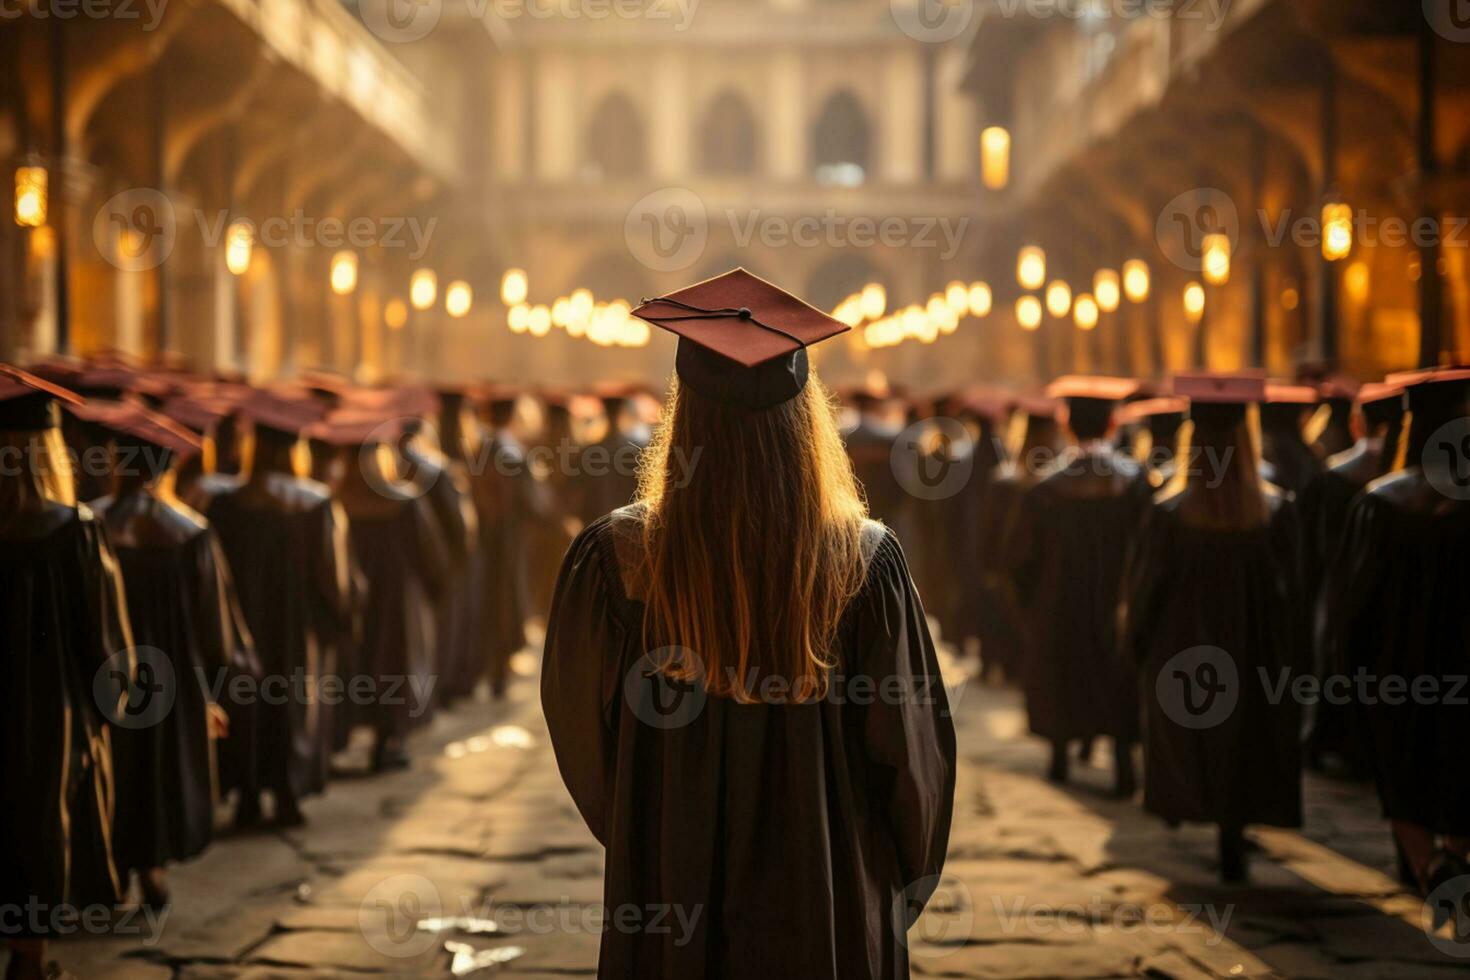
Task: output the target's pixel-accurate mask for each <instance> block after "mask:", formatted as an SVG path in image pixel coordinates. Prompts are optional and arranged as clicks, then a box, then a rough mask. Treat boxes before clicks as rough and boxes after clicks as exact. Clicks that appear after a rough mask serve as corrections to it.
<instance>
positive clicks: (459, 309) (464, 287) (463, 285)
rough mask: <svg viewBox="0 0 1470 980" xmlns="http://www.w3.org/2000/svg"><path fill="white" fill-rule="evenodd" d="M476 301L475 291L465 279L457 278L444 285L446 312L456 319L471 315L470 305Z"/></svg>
mask: <svg viewBox="0 0 1470 980" xmlns="http://www.w3.org/2000/svg"><path fill="white" fill-rule="evenodd" d="M474 301H475V294H474V291H473V290H471V289H470V284H469V283H467V282H465V281H464V280H463V279H456V280H454V282H452V283H450V284H449V285H448V286H445V287H444V312H445V313H448V314H449V315H450V316H452V317H454V318H455V319H456V320H458V319H461V318H463V317H466V316H468V315H469V312H470V306H472V305H473V304H474Z"/></svg>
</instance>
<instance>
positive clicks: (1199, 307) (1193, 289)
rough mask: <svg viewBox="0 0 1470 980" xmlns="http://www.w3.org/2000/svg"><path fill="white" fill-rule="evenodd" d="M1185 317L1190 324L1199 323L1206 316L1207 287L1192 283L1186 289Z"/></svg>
mask: <svg viewBox="0 0 1470 980" xmlns="http://www.w3.org/2000/svg"><path fill="white" fill-rule="evenodd" d="M1184 315H1185V317H1186V318H1187V319H1188V320H1189V322H1190V323H1199V322H1200V320H1201V319H1203V318H1204V315H1205V287H1203V286H1201V285H1200V284H1199V283H1197V282H1192V283H1190V284H1189V285H1188V286H1185V287H1184Z"/></svg>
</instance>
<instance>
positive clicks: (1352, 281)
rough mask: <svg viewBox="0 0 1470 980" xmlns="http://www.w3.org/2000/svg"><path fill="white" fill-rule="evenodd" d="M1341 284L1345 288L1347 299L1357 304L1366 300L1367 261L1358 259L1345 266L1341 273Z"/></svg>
mask: <svg viewBox="0 0 1470 980" xmlns="http://www.w3.org/2000/svg"><path fill="white" fill-rule="evenodd" d="M1342 284H1343V286H1344V287H1345V288H1346V289H1347V294H1348V299H1350V300H1352V301H1353V302H1354V303H1356V304H1357V305H1358V306H1362V305H1363V304H1365V303H1367V302H1368V287H1369V284H1370V283H1369V275H1368V263H1366V262H1364V261H1362V260H1359V261H1357V262H1354V263H1353V264H1352V265H1350V266H1348V267H1347V272H1345V273H1343V277H1342Z"/></svg>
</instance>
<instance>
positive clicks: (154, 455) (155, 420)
mask: <svg viewBox="0 0 1470 980" xmlns="http://www.w3.org/2000/svg"><path fill="white" fill-rule="evenodd" d="M96 421H97V424H98V425H100V426H101V427H102V428H104V429H106V430H107V432H108V435H109V437H110V441H111V443H112V459H113V481H114V482H113V493H114V494H115V495H119V496H120V495H122V494H124V493H129V492H132V491H136V490H139V489H142V488H144V487H147V486H149V485H151V484H155V483H157V482H158V481H159V480H160V479H161V478H163V477H166V476H167V475H168V474H169V473H170V472H171V471H172V469H173V467H174V466H175V464H179V463H185V462H188V461H189V460H192V459H194V458H195V457H196V456H197V455H198V454H199V452H200V451H201V449H202V448H203V445H204V443H203V440H202V439H201V438H200V437H199V436H198V435H196V434H195V433H193V432H191V431H190V430H189V429H188V428H186V427H185V426H183V425H180V424H179V423H178V422H175V421H174V420H173V419H171V418H169V417H168V416H167V415H164V414H163V413H161V412H155V411H153V410H152V409H149V408H147V407H145V406H143V405H133V404H126V403H121V404H117V405H114V406H110V407H109V410H108V411H106V412H105V413H104V414H102V415H101V416H100V417H98V418H97V420H96Z"/></svg>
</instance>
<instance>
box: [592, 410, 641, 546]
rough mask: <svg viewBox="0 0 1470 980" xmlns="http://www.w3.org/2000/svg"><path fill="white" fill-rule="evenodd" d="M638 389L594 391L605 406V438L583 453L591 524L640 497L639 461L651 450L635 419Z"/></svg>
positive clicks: (603, 436)
mask: <svg viewBox="0 0 1470 980" xmlns="http://www.w3.org/2000/svg"><path fill="white" fill-rule="evenodd" d="M637 391H638V389H637V387H636V386H635V385H630V384H625V383H622V382H617V381H606V382H602V383H600V384H598V385H596V386H595V387H594V389H593V392H594V394H596V396H597V399H598V401H599V402H600V403H601V404H602V413H603V419H604V420H605V423H606V424H605V427H604V429H603V432H602V437H601V438H600V439H598V440H597V442H595V443H592V444H591V445H589V446H586V447H584V448H583V449H582V454H581V458H582V475H581V484H582V486H581V492H580V494H579V497H580V503H581V508H582V513H581V515H580V516H581V517H582V520H583V521H584V522H585V523H591V522H592V521H595V520H596V519H597V518H599V517H601V516H602V515H604V514H609V513H611V512H612V511H614V510H616V509H617V508H619V507H623V506H626V505H627V504H630V503H632V502H633V498H634V497H636V496H638V459H639V457H640V456H641V455H642V454H643V450H644V449H645V448H647V446H648V429H647V427H646V426H644V425H643V424H641V423H640V422H639V421H638V420H637V419H635V418H633V417H632V405H631V400H632V398H633V396H634V395H635V394H636V393H637Z"/></svg>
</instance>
